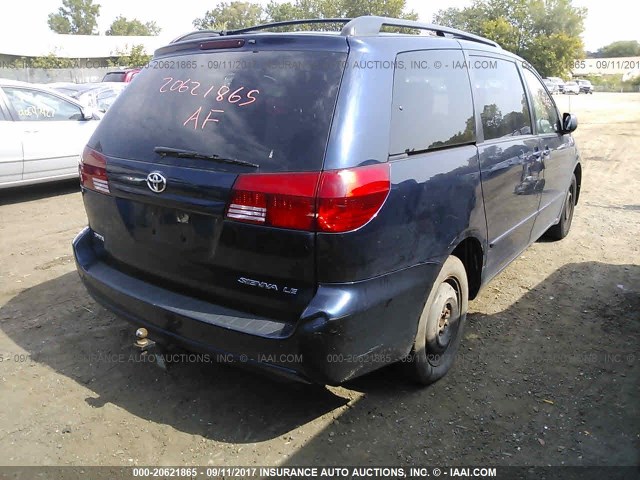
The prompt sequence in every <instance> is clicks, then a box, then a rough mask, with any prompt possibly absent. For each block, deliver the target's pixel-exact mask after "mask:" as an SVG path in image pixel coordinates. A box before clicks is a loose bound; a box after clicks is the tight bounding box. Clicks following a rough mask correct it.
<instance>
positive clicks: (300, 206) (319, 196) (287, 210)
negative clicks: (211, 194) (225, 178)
mask: <svg viewBox="0 0 640 480" xmlns="http://www.w3.org/2000/svg"><path fill="white" fill-rule="evenodd" d="M390 185H391V182H390V180H389V166H388V164H386V163H384V164H376V165H370V166H366V167H358V168H351V169H346V170H331V171H325V172H322V173H320V172H313V173H267V174H247V175H240V176H239V177H238V179H237V180H236V183H235V184H234V186H233V192H232V194H231V201H230V202H229V207H228V208H227V218H229V219H231V220H235V221H239V222H246V223H254V224H258V225H268V226H272V227H280V228H290V229H295V230H308V231H314V230H317V231H322V232H334V233H337V232H347V231H350V230H355V229H357V228H359V227H361V226H362V225H364V224H365V223H367V222H368V221H369V220H371V219H372V218H373V217H375V216H376V214H377V213H378V211H379V210H380V207H382V204H383V203H384V201H385V199H386V198H387V195H388V193H389V188H390Z"/></svg>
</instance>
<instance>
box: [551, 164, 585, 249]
mask: <svg viewBox="0 0 640 480" xmlns="http://www.w3.org/2000/svg"><path fill="white" fill-rule="evenodd" d="M577 188H578V182H577V180H576V176H575V174H574V175H572V176H571V185H569V189H568V190H567V195H566V196H565V199H564V205H563V207H562V213H561V214H560V221H559V222H558V223H556V224H555V225H553V226H552V227H551V228H549V230H547V232H546V234H545V236H546V237H547V238H550V239H551V240H562V239H563V238H564V237H566V236H567V235H568V234H569V230H570V229H571V222H572V221H573V211H574V210H575V206H576V192H577Z"/></svg>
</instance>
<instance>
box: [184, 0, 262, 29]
mask: <svg viewBox="0 0 640 480" xmlns="http://www.w3.org/2000/svg"><path fill="white" fill-rule="evenodd" d="M263 21H264V11H263V9H262V6H261V5H259V4H257V3H251V2H238V1H233V2H231V3H226V2H221V3H219V4H218V5H217V6H216V7H215V8H214V9H213V10H209V11H207V12H206V13H205V14H204V17H202V18H196V19H195V20H194V21H193V26H194V27H195V28H196V29H198V30H235V29H238V28H245V27H251V26H253V25H258V24H260V23H263Z"/></svg>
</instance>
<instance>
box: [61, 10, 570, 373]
mask: <svg viewBox="0 0 640 480" xmlns="http://www.w3.org/2000/svg"><path fill="white" fill-rule="evenodd" d="M333 22H335V20H333ZM298 23H303V24H304V23H307V22H303V21H301V22H298ZM343 23H344V24H345V25H344V27H343V29H342V31H341V33H340V34H339V35H329V34H327V33H326V32H325V33H323V32H315V33H314V32H311V33H310V32H304V33H282V32H280V33H261V32H262V31H263V30H268V29H272V28H273V27H281V25H282V24H271V25H266V26H265V25H263V26H258V27H253V28H249V29H243V30H238V31H230V32H225V33H224V34H220V35H219V34H217V33H213V32H208V33H205V34H204V36H203V32H197V33H195V34H194V35H189V34H187V35H185V36H183V37H181V38H179V39H177V41H176V42H175V43H173V44H170V45H168V46H167V47H164V48H161V49H159V50H157V51H156V53H155V57H154V59H153V60H152V62H151V64H150V67H151V68H147V69H145V70H144V71H143V72H141V73H140V74H139V75H138V77H137V78H136V81H135V82H133V83H132V84H131V85H130V86H129V87H127V89H126V91H124V92H123V93H122V98H121V99H120V100H119V101H117V102H116V103H115V105H113V107H112V108H111V109H110V111H109V112H108V114H107V115H106V116H105V118H104V119H103V121H102V122H101V125H100V126H99V127H98V129H97V130H96V132H95V133H94V135H93V136H92V137H91V140H90V141H89V143H88V145H87V148H86V149H85V152H84V155H83V163H82V167H81V168H82V180H81V182H82V186H83V187H82V196H83V201H84V204H85V208H86V211H87V216H88V220H89V226H88V227H87V228H85V229H84V230H82V231H81V232H80V233H79V234H78V236H77V237H76V239H75V240H74V242H73V250H74V252H75V259H76V263H77V268H78V272H79V274H80V277H81V279H82V281H83V282H84V284H85V285H86V287H87V289H88V291H89V293H90V294H92V295H93V296H94V297H95V299H96V300H97V301H98V302H100V303H101V304H103V305H104V306H106V307H107V308H108V309H111V310H112V311H114V312H116V313H118V314H119V315H122V316H123V317H124V318H125V319H127V320H128V321H130V322H131V323H132V324H133V325H135V326H137V327H139V328H138V330H137V336H138V343H137V345H138V346H140V347H141V348H148V346H149V345H150V344H152V343H150V342H156V344H155V345H156V347H158V346H161V347H162V348H165V347H166V346H167V345H178V346H181V347H185V348H187V349H190V350H193V351H200V352H207V353H210V354H212V355H214V356H213V357H212V358H221V359H233V360H234V361H236V362H239V363H241V364H243V365H248V366H253V367H261V368H263V369H266V370H269V371H271V372H274V373H277V374H281V375H284V376H287V377H293V378H298V379H302V380H304V381H312V382H319V383H324V384H339V383H341V382H344V381H346V380H349V379H351V378H354V377H357V376H359V375H362V374H364V373H366V372H369V371H372V370H375V369H377V368H380V367H382V366H383V365H387V364H390V363H393V362H397V361H401V360H403V361H404V368H405V369H406V370H407V371H408V373H409V374H410V375H411V376H412V378H414V379H415V380H416V381H418V382H421V383H423V384H427V383H431V382H434V381H436V380H437V379H439V378H441V377H442V376H443V375H444V374H445V373H446V372H447V371H448V370H449V368H450V367H451V365H452V363H453V361H454V358H455V355H456V351H457V350H458V347H459V344H460V340H461V338H462V331H463V325H464V323H465V319H466V315H467V305H468V301H469V300H470V299H472V298H475V297H476V296H477V295H478V292H479V291H480V289H481V288H482V287H483V286H484V285H486V284H487V282H489V281H490V280H491V279H492V278H493V277H494V276H495V275H496V274H497V273H498V272H500V271H501V270H502V269H503V268H505V267H506V266H507V265H508V264H509V263H510V262H511V261H512V260H513V259H515V258H516V257H518V255H519V254H520V253H521V252H522V251H523V250H524V249H526V248H527V247H528V246H529V245H530V244H531V243H532V242H534V241H535V240H536V239H538V238H539V237H540V236H541V235H543V234H545V233H546V234H547V235H548V236H549V238H551V239H561V238H563V237H565V236H566V235H567V233H568V232H569V228H570V227H571V221H572V218H573V212H574V205H575V204H576V201H577V199H578V197H579V194H580V184H581V177H582V167H581V163H580V157H579V154H578V151H577V149H576V146H575V143H574V140H573V138H572V136H571V132H572V131H573V130H575V128H576V127H577V120H576V117H575V116H573V115H571V114H569V113H565V114H564V115H562V116H560V114H559V112H558V110H557V108H556V105H555V102H554V100H553V98H552V97H551V96H550V95H549V94H548V93H547V90H546V89H545V87H544V84H543V82H542V80H541V78H540V77H539V75H538V74H537V73H536V72H535V71H534V70H533V68H532V67H531V66H530V65H529V64H528V63H526V62H525V61H523V60H522V59H521V58H519V57H517V56H515V55H513V54H511V53H509V52H507V51H506V50H503V49H501V48H500V47H499V46H498V45H497V44H496V43H495V42H493V41H491V40H488V39H486V38H482V37H478V36H475V35H472V34H469V33H465V32H462V31H459V30H454V29H450V28H446V27H439V26H434V25H427V24H421V23H418V22H411V21H408V20H398V19H392V18H382V17H375V16H367V17H359V18H356V19H353V20H350V21H349V20H344V22H343ZM288 25H291V24H288ZM384 25H390V26H396V27H401V28H403V27H406V28H414V29H421V30H430V31H435V32H436V34H437V35H433V36H432V35H401V34H384V35H382V34H380V30H381V28H382V27H383V26H384ZM474 62H480V63H478V65H480V66H481V65H482V62H489V63H486V65H491V68H468V66H469V65H475V64H474ZM167 64H172V65H175V66H178V67H177V68H176V69H174V70H170V71H167V70H166V69H161V68H153V67H154V65H167ZM214 64H215V65H216V66H217V68H208V65H214ZM399 64H402V65H403V66H404V68H395V69H394V68H375V67H374V66H376V65H378V66H384V65H388V66H392V65H399ZM286 65H289V66H291V67H290V68H286V67H283V66H286ZM428 65H440V66H447V65H449V66H453V65H458V66H459V68H446V67H445V68H425V66H428ZM367 66H369V68H367ZM372 99H374V100H372ZM529 102H531V103H529ZM476 125H477V126H478V129H477V130H476ZM217 354H220V355H221V356H220V357H216V356H215V355H217Z"/></svg>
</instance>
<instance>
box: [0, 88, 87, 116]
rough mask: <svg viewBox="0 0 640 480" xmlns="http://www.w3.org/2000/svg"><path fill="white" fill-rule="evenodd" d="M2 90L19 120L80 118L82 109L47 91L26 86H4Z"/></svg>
mask: <svg viewBox="0 0 640 480" xmlns="http://www.w3.org/2000/svg"><path fill="white" fill-rule="evenodd" d="M4 92H5V93H6V95H7V98H8V99H9V103H11V105H12V106H13V108H14V109H15V111H16V113H17V114H18V118H19V119H20V120H30V121H63V120H80V119H81V118H82V111H81V110H80V108H78V107H77V106H76V105H74V104H73V103H70V102H67V101H66V100H63V99H62V98H60V97H56V96H55V95H51V94H49V93H47V92H41V91H38V90H30V89H27V88H15V87H5V88H4Z"/></svg>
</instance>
